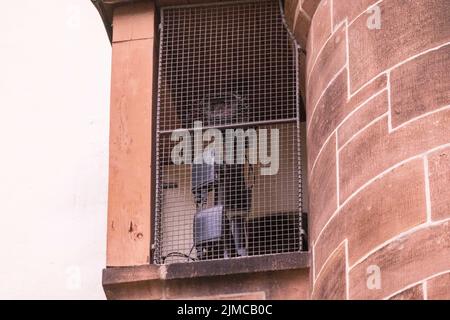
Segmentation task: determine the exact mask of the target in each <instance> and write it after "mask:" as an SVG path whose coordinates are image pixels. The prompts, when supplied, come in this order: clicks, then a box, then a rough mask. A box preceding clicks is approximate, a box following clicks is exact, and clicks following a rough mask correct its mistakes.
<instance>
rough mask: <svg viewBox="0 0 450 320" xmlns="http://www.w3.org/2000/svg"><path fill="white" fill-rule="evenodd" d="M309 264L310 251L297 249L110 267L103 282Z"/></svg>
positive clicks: (249, 271)
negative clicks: (232, 256)
mask: <svg viewBox="0 0 450 320" xmlns="http://www.w3.org/2000/svg"><path fill="white" fill-rule="evenodd" d="M309 266H310V263H309V252H294V253H281V254H273V255H265V256H254V257H244V258H234V259H224V260H211V261H196V262H186V263H172V264H167V265H143V266H134V267H110V268H106V269H104V270H103V285H104V286H109V285H117V284H125V283H133V282H143V281H158V280H175V279H188V278H200V277H218V276H226V275H233V274H245V273H258V272H270V271H282V270H294V269H305V268H309Z"/></svg>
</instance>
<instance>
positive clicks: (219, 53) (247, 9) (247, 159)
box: [154, 0, 302, 264]
mask: <svg viewBox="0 0 450 320" xmlns="http://www.w3.org/2000/svg"><path fill="white" fill-rule="evenodd" d="M297 74H298V73H297V50H296V47H295V45H294V43H293V42H292V40H291V38H290V37H289V34H288V32H287V31H286V29H285V28H284V25H283V21H282V16H281V12H280V8H279V6H278V2H277V1H270V0H267V1H264V0H263V1H245V2H235V3H221V4H216V5H208V6H183V7H168V8H163V9H162V10H161V30H160V61H159V79H158V80H159V81H158V110H157V114H158V116H157V155H156V158H157V159H156V162H157V177H156V180H157V182H156V186H157V188H156V189H157V197H156V198H157V199H156V215H155V216H156V230H155V231H156V232H155V235H156V236H155V252H154V258H155V263H157V264H163V263H173V262H187V261H195V260H211V259H223V258H234V257H242V256H248V255H264V254H275V253H282V252H293V251H299V250H301V248H302V235H301V234H302V228H301V212H302V188H301V157H300V151H301V150H300V149H301V148H300V119H299V117H300V114H299V105H298V104H299V101H298V92H297V90H298V87H297V83H298V82H297Z"/></svg>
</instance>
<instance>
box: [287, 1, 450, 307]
mask: <svg viewBox="0 0 450 320" xmlns="http://www.w3.org/2000/svg"><path fill="white" fill-rule="evenodd" d="M285 8H286V15H287V17H286V20H287V22H288V24H289V25H290V27H291V28H292V30H294V33H295V36H296V38H297V40H298V42H299V43H300V45H301V46H302V47H303V48H305V49H306V57H304V58H302V59H301V65H302V71H301V72H302V73H301V74H302V76H303V79H302V81H301V82H302V83H301V85H302V87H303V88H304V90H303V92H304V93H306V94H305V97H304V98H306V113H307V144H308V163H309V168H308V174H309V197H310V208H309V209H310V210H309V212H310V243H312V248H311V249H312V270H311V282H312V283H313V286H312V297H313V298H316V299H361V298H362V299H365V298H369V299H384V298H391V297H392V298H396V299H404V298H408V299H424V298H425V299H426V298H428V299H433V298H449V297H450V274H449V272H450V188H449V187H448V186H449V183H450V73H449V70H450V2H449V1H448V0H417V1H409V0H382V1H375V0H352V1H348V0H322V1H317V0H303V1H297V0H287V1H286V4H285ZM309 26H310V29H309V32H307V30H308V28H309Z"/></svg>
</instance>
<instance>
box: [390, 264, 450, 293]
mask: <svg viewBox="0 0 450 320" xmlns="http://www.w3.org/2000/svg"><path fill="white" fill-rule="evenodd" d="M449 273H450V269H448V270H444V271H441V272H438V273H435V274H433V275H431V276H429V277H426V278H424V279H422V280H420V281H417V282H413V283H411V284H409V285H407V286H405V287H403V288H401V289H400V290H398V291H396V292H394V293H391V294H390V295H388V296H386V297H385V298H383V299H382V300H389V299H391V298H392V297H395V296H396V295H398V294H399V293H402V292H403V291H405V290H408V289H411V288H414V287H415V286H417V285H419V284H422V285H424V286H425V287H426V291H424V300H428V281H430V280H432V279H434V278H437V277H440V276H443V275H445V274H449ZM425 296H426V299H425Z"/></svg>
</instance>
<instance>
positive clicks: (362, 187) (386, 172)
mask: <svg viewBox="0 0 450 320" xmlns="http://www.w3.org/2000/svg"><path fill="white" fill-rule="evenodd" d="M447 147H450V143H448V144H444V145H441V146H439V147H436V148H432V149H430V150H427V151H426V152H424V153H422V154H419V155H415V156H413V157H411V158H408V159H405V160H403V161H400V162H398V163H396V164H395V165H394V166H392V167H390V168H388V169H386V170H385V171H383V172H382V173H380V174H379V175H377V176H375V177H374V178H372V179H370V180H369V181H368V182H366V183H365V184H364V185H363V186H361V187H360V188H359V189H357V190H356V191H355V192H354V193H352V194H351V195H350V196H349V197H348V198H347V199H346V200H345V201H344V202H343V203H342V204H341V205H340V207H339V208H337V209H336V211H335V212H334V213H333V214H332V215H331V217H330V218H329V219H328V221H327V222H326V223H325V225H324V227H323V228H322V229H321V231H320V232H319V234H318V236H317V238H316V239H315V244H317V242H318V241H319V240H320V238H321V237H322V234H323V232H324V230H325V229H326V228H327V227H328V225H329V224H330V223H331V221H332V220H333V219H334V218H335V217H336V216H337V215H338V214H339V213H340V211H341V210H342V208H343V207H344V206H345V205H346V204H347V203H348V202H350V201H351V200H352V199H353V198H354V197H355V196H356V195H357V194H359V193H360V192H362V191H363V190H364V189H366V188H367V187H368V186H369V185H371V184H372V183H373V182H375V181H377V180H379V179H381V178H382V177H384V176H385V175H387V174H388V173H389V172H391V171H392V170H394V169H396V168H398V167H400V166H402V165H404V164H406V163H408V162H411V161H413V160H417V159H421V158H423V157H424V156H427V155H428V154H431V153H434V152H435V151H438V150H441V149H445V148H447ZM439 221H445V220H437V222H439ZM422 225H423V224H422ZM415 228H417V227H415ZM412 229H414V228H412ZM412 229H409V230H412ZM409 230H408V231H409ZM406 232H407V231H406ZM393 239H394V240H395V238H392V239H390V240H393ZM390 240H388V241H390ZM378 247H379V246H378ZM313 250H314V248H313ZM367 256H370V255H366V257H367ZM363 260H365V258H364V259H363V258H361V259H360V260H358V262H357V263H355V264H354V265H353V266H352V267H351V268H350V269H352V268H353V267H354V266H355V265H357V264H358V263H360V262H362V261H363ZM322 267H323V266H322Z"/></svg>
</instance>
